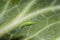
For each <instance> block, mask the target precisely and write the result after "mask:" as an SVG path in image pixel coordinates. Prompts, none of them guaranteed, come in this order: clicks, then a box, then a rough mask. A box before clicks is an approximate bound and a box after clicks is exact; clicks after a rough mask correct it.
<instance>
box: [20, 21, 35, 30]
mask: <svg viewBox="0 0 60 40" xmlns="http://www.w3.org/2000/svg"><path fill="white" fill-rule="evenodd" d="M33 24H35V22H25V23H23V24H22V25H21V29H22V28H24V27H26V26H30V25H33Z"/></svg>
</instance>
